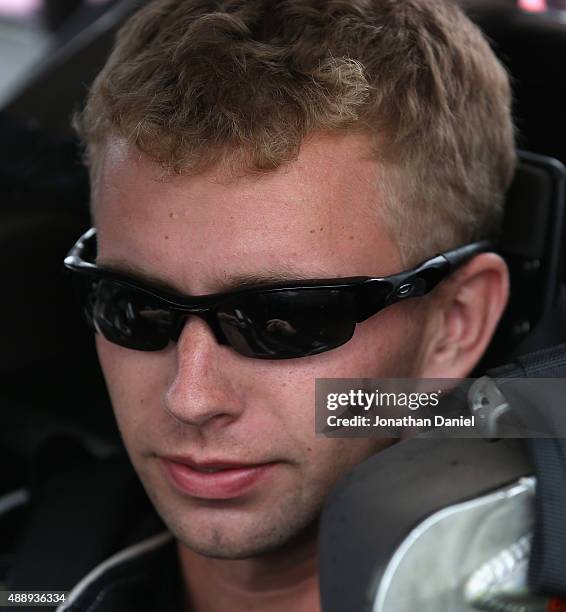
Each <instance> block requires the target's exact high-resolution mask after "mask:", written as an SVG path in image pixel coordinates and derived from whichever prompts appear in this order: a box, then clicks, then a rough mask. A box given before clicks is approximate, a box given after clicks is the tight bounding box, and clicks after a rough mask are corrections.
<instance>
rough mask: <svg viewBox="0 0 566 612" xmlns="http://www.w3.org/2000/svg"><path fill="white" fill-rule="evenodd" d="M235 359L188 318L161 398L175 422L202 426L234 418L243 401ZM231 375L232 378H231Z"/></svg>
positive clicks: (200, 323)
mask: <svg viewBox="0 0 566 612" xmlns="http://www.w3.org/2000/svg"><path fill="white" fill-rule="evenodd" d="M237 359H238V358H237V356H236V354H235V353H233V352H232V351H231V349H229V348H228V347H226V346H221V345H219V344H218V342H217V341H216V339H215V337H214V334H213V333H212V330H211V329H210V328H209V327H208V325H207V324H206V322H205V321H203V320H202V319H200V318H198V317H189V318H188V320H187V322H186V323H185V326H184V328H183V330H182V332H181V335H180V336H179V339H178V341H177V346H176V355H175V371H174V374H173V378H172V379H171V382H170V383H169V384H168V387H167V389H166V391H165V394H164V396H163V405H164V407H165V409H166V410H167V412H169V413H170V414H171V415H172V416H173V417H174V418H175V419H177V420H178V421H181V422H183V423H185V424H187V425H193V426H196V427H202V426H204V425H205V424H208V423H209V422H211V421H212V420H214V421H215V422H216V423H218V424H221V420H223V421H225V422H226V423H228V422H229V421H230V420H233V419H235V418H237V417H238V416H239V415H240V414H241V412H242V410H243V407H242V403H243V401H244V399H243V397H242V396H241V394H239V393H238V392H237V389H236V386H237V382H236V375H237V372H234V371H233V370H231V366H232V361H233V360H234V361H237ZM231 373H233V374H234V376H231Z"/></svg>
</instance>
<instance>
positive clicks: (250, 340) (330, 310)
mask: <svg viewBox="0 0 566 612" xmlns="http://www.w3.org/2000/svg"><path fill="white" fill-rule="evenodd" d="M491 249H492V244H491V243H490V242H476V243H473V244H468V245H465V246H462V247H459V248H457V249H454V250H452V251H448V252H446V253H443V254H442V255H437V256H436V257H433V258H432V259H429V260H427V261H425V262H423V263H421V264H420V265H418V266H416V267H414V268H412V269H411V270H407V271H406V272H401V273H399V274H393V275H392V276H386V277H381V278H371V277H367V276H357V277H351V278H335V279H327V280H318V279H314V280H309V281H290V282H285V283H278V284H273V285H269V286H262V287H252V288H246V289H239V290H235V291H230V292H225V293H215V294H211V295H202V296H189V295H182V294H177V293H173V292H168V291H164V290H161V289H159V288H155V287H153V286H151V285H148V284H146V283H144V282H142V281H138V280H137V279H135V278H133V277H130V276H127V275H125V274H121V273H119V272H114V271H112V270H108V269H105V268H103V267H99V266H97V265H96V264H95V263H94V262H95V258H96V230H95V229H94V228H91V229H90V230H88V231H87V232H86V233H85V234H83V235H82V236H81V237H80V238H79V240H78V241H77V243H76V244H75V246H74V247H73V248H72V249H71V251H70V252H69V254H68V255H67V257H66V258H65V266H66V267H67V268H68V269H69V270H71V271H73V272H75V273H77V274H75V279H76V281H77V284H78V286H79V288H80V289H81V293H82V299H83V304H84V312H85V315H86V318H87V321H88V322H89V323H90V324H91V325H92V326H93V327H94V329H95V330H96V331H97V332H98V333H100V334H102V336H104V338H106V339H107V340H109V341H110V342H113V343H114V344H118V345H119V346H122V347H126V348H131V349H135V350H138V351H159V350H161V349H164V348H165V347H167V345H168V344H169V343H170V342H171V341H176V340H177V339H178V338H179V336H180V335H181V331H182V330H183V326H184V324H185V322H186V319H187V317H188V316H189V315H195V316H197V317H201V318H202V319H204V320H205V321H206V322H207V324H208V325H209V326H210V328H211V330H212V332H213V333H214V336H215V337H216V340H217V341H218V342H219V343H220V344H227V345H229V346H231V347H232V348H233V349H234V350H235V351H237V352H238V353H240V354H241V355H245V356H246V357H256V358H259V359H292V358H296V357H306V356H308V355H317V354H318V353H323V352H325V351H329V350H331V349H334V348H337V347H339V346H341V345H342V344H344V343H346V342H348V340H350V339H351V338H352V336H353V334H354V329H355V327H356V323H360V322H362V321H365V320H366V319H367V318H369V317H371V316H372V315H374V314H376V313H377V312H379V311H380V310H382V309H383V308H386V307H387V306H391V304H395V303H397V302H400V301H402V300H406V299H407V298H412V297H417V296H420V295H424V294H426V293H428V292H429V291H431V290H432V289H434V287H436V285H437V284H438V283H439V282H440V281H441V280H443V279H444V278H446V277H447V276H448V275H449V274H450V273H451V272H453V271H454V270H455V269H456V268H457V267H458V266H460V265H461V264H463V263H465V262H467V261H468V260H470V259H471V258H472V257H474V256H475V255H477V254H478V253H481V252H485V251H488V250H491Z"/></svg>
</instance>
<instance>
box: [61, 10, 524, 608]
mask: <svg viewBox="0 0 566 612" xmlns="http://www.w3.org/2000/svg"><path fill="white" fill-rule="evenodd" d="M78 126H79V129H80V132H81V134H82V136H83V138H84V140H85V142H86V144H87V149H88V160H89V165H90V170H91V177H92V214H93V225H94V226H95V227H96V244H97V250H96V260H94V256H93V257H92V258H91V259H90V260H89V259H88V257H87V256H86V251H87V249H86V247H85V249H84V250H83V251H80V254H81V258H82V259H83V261H87V263H89V262H90V263H94V261H95V263H96V266H97V268H96V269H92V268H91V269H90V271H89V274H90V276H89V274H87V275H83V276H85V278H91V279H93V280H94V281H95V287H94V289H95V291H94V293H92V294H91V300H92V301H93V303H92V304H91V306H92V309H91V314H92V316H93V318H94V320H95V326H96V327H97V330H98V332H99V333H98V334H97V336H96V342H97V350H98V353H99V357H100V361H101V364H102V368H103V371H104V374H105V378H106V381H107V384H108V388H109V391H110V395H111V399H112V403H113V406H114V410H115V414H116V418H117V422H118V425H119V428H120V431H121V434H122V437H123V441H124V444H125V447H126V449H127V452H128V455H129V458H130V460H131V463H132V464H133V467H134V469H135V471H136V473H137V475H138V476H139V479H140V480H141V483H142V484H143V487H144V488H145V491H146V492H147V495H148V497H149V498H150V500H151V502H152V503H153V505H154V507H155V509H156V510H157V512H158V514H159V515H160V517H161V519H162V520H163V522H164V524H165V526H166V528H167V531H168V532H169V533H170V534H171V535H172V538H173V539H172V540H169V543H170V550H171V551H172V552H171V553H170V556H169V557H168V559H169V561H170V562H171V559H173V561H172V563H171V568H173V569H171V571H172V572H177V571H178V573H179V576H180V584H181V585H182V588H181V589H180V595H179V597H177V598H176V599H175V604H174V605H177V606H178V609H184V610H191V611H193V612H225V611H227V610H229V611H230V612H240V611H243V610H261V611H262V612H276V611H285V612H291V611H292V612H303V611H305V612H306V611H309V612H312V611H314V610H318V609H320V608H319V597H318V584H317V543H316V523H317V517H318V515H319V512H320V510H321V507H322V504H323V503H324V500H325V498H326V496H327V495H328V493H329V491H330V490H331V489H332V488H333V486H334V485H335V483H336V482H337V480H338V479H339V478H340V477H341V476H343V475H344V474H346V473H347V472H348V471H349V470H350V469H351V468H352V467H353V466H354V465H356V464H357V463H359V462H360V461H362V460H364V459H365V458H367V457H369V456H370V455H372V454H373V453H375V452H378V451H380V450H382V449H383V448H385V447H386V446H387V445H389V444H390V443H391V442H390V441H386V440H376V439H375V438H368V439H360V438H356V439H340V438H325V437H322V436H317V435H315V432H314V424H313V421H314V418H313V417H314V387H315V380H316V379H317V378H331V377H344V378H361V377H367V378H376V377H387V376H395V377H465V376H467V375H469V374H470V372H471V370H472V369H473V368H474V366H475V365H476V364H477V363H478V361H479V359H480V357H481V356H482V354H483V352H484V351H485V349H486V347H487V345H488V343H489V341H490V338H491V336H492V334H493V332H494V329H495V327H496V325H497V322H498V319H499V317H500V315H501V313H502V311H503V308H504V306H505V303H506V300H507V293H508V278H507V270H506V266H505V264H504V262H503V260H502V259H501V258H500V257H499V256H497V255H495V254H494V253H490V252H483V253H479V254H477V255H476V256H474V257H469V258H468V260H467V261H466V262H465V263H464V264H463V265H462V266H461V267H459V268H458V270H456V271H455V272H454V273H453V274H451V275H450V276H449V277H448V278H446V279H445V280H444V281H443V282H441V283H440V284H439V285H438V286H437V287H436V288H435V289H434V290H432V291H430V292H428V293H427V294H426V295H423V296H420V297H415V299H409V300H406V301H403V300H401V299H399V300H397V301H396V303H392V304H391V305H389V306H387V308H381V309H379V308H377V307H375V308H374V309H373V311H372V312H371V313H370V315H371V316H368V317H367V318H365V320H363V321H361V322H358V323H357V325H356V327H355V330H354V329H353V324H354V321H355V316H354V315H352V309H353V308H354V307H353V306H352V304H351V303H350V302H348V299H350V298H347V297H344V295H345V294H344V292H339V291H332V288H331V289H330V290H324V291H320V287H321V286H323V285H324V283H318V284H317V283H314V284H315V285H317V286H318V287H319V292H318V294H315V292H313V291H311V292H310V294H308V295H307V294H306V293H305V289H303V290H300V289H297V287H299V286H300V285H308V284H309V282H310V283H311V285H312V284H313V283H312V281H313V280H316V279H339V278H348V279H349V278H350V277H383V276H388V275H392V274H397V273H399V272H402V271H405V270H408V269H410V268H412V267H414V266H415V265H416V264H418V263H419V262H421V261H423V260H427V259H430V258H432V257H433V256H434V255H436V254H438V253H443V252H446V251H448V250H450V249H453V248H456V247H459V246H462V245H465V244H468V243H474V242H476V241H479V240H484V239H490V238H493V237H495V236H496V235H497V232H498V228H499V221H500V218H501V212H502V202H503V196H504V193H505V191H506V189H507V187H508V185H509V183H510V180H511V178H512V174H513V171H514V164H515V153H514V142H513V128H512V122H511V117H510V90H509V82H508V78H507V75H506V73H505V71H504V69H503V68H502V66H501V65H500V64H499V63H498V61H497V60H496V59H495V57H494V55H493V54H492V52H491V51H490V49H489V47H488V44H487V43H486V42H485V40H484V39H483V38H482V35H481V34H480V33H479V31H478V30H477V29H476V28H475V27H474V26H473V25H472V24H471V23H470V22H469V21H468V20H467V18H466V17H465V16H464V15H463V14H462V13H461V12H460V10H459V9H458V8H457V7H456V6H454V5H453V4H452V3H450V2H448V1H446V0H341V1H332V2H326V1H319V0H281V1H279V2H268V1H265V0H246V1H245V2H244V1H238V0H224V1H221V2H218V1H214V2H213V1H211V0H186V1H184V2H177V1H176V0H156V1H153V2H150V3H148V4H147V5H146V6H145V7H144V8H143V9H142V10H140V11H139V12H138V13H137V14H136V15H135V16H134V17H133V18H132V19H131V20H130V21H129V23H128V24H127V25H126V26H125V28H124V29H123V30H122V31H121V32H120V34H119V36H118V41H117V44H116V47H115V49H114V51H113V53H112V55H111V57H110V58H109V60H108V62H107V64H106V66H105V68H104V69H103V70H102V72H101V73H100V75H99V76H98V78H97V80H96V82H95V83H94V86H93V87H92V90H91V92H90V95H89V100H88V104H87V106H86V109H85V110H84V112H83V113H82V115H81V116H80V117H79V118H78ZM94 239H95V238H94V236H93V235H91V236H90V237H89V244H90V243H93V241H94ZM77 253H79V251H77V252H76V253H75V254H77ZM77 261H78V259H77V258H75V263H76V262H77ZM83 270H84V268H83ZM120 280H121V281H122V284H121V283H120V282H118V281H120ZM124 280H126V282H127V283H129V285H124V284H123V281H124ZM96 283H98V285H96ZM278 283H279V284H281V283H284V284H286V285H289V286H290V287H291V289H289V290H288V291H287V292H285V294H284V295H283V294H277V295H276V292H268V291H265V289H266V288H269V287H271V286H272V285H275V286H276V285H277V284H278ZM326 284H328V283H326ZM335 285H336V283H335V284H334V286H335ZM125 287H126V288H125ZM140 287H141V289H140ZM247 287H253V288H258V287H262V288H263V289H264V291H263V292H258V291H256V292H254V291H252V292H251V293H247V294H242V295H243V297H242V295H240V294H238V293H234V294H233V295H232V294H230V295H228V296H226V297H224V296H221V298H220V301H219V299H217V298H216V297H214V298H211V299H209V300H207V299H204V300H201V301H199V300H198V299H197V300H192V302H191V298H190V297H189V296H203V295H204V296H209V295H212V294H224V293H226V292H237V291H238V290H241V289H243V288H247ZM307 293H308V291H307ZM417 293H418V292H417ZM172 294H175V295H178V294H182V295H183V296H185V297H184V300H185V301H184V302H183V303H184V304H185V305H187V304H189V303H192V311H191V312H192V313H193V315H195V316H184V317H183V316H181V317H180V316H178V314H175V308H173V309H172V310H171V308H170V301H175V299H174V298H171V299H170V301H169V302H167V299H169V298H168V297H167V296H169V297H170V296H171V295H172ZM156 295H158V296H160V297H159V298H156V297H155V296H156ZM250 295H251V296H252V297H250ZM93 296H94V297H93ZM178 299H180V298H178ZM368 299H369V300H370V301H371V299H373V298H368ZM340 300H343V301H340ZM385 305H386V304H385V303H384V304H382V306H385ZM205 307H208V308H209V309H208V310H206V311H205V310H202V308H205ZM356 307H359V304H357V306H356ZM199 308H201V310H199ZM333 309H334V310H333ZM370 310H371V309H370ZM377 310H379V312H377ZM285 317H287V318H285ZM341 325H342V326H343V327H344V326H345V327H348V328H349V329H350V332H344V330H342V329H341V328H340V326H341ZM352 332H353V335H352ZM350 335H352V337H351V339H349V340H348V338H349V336H350ZM92 529H93V530H94V531H96V529H97V527H96V524H93V525H92ZM165 542H166V538H165V539H161V540H157V541H155V540H152V542H151V544H148V545H147V546H146V545H141V548H138V549H135V550H134V552H131V551H130V552H129V553H125V556H122V557H119V558H117V559H116V558H115V559H114V560H113V561H111V562H110V563H109V564H107V565H105V566H103V567H102V568H100V567H99V568H98V569H97V570H96V571H95V572H94V573H93V574H91V575H90V578H88V579H87V581H86V583H83V584H82V585H81V586H80V587H79V588H78V589H76V590H75V593H74V595H73V597H72V599H71V601H70V602H69V603H70V607H69V608H68V609H72V610H89V611H92V610H97V611H101V610H114V609H116V610H117V609H120V610H128V609H134V604H133V603H132V602H133V601H137V604H136V605H137V606H138V607H137V608H135V609H145V608H143V601H142V600H143V597H140V596H139V593H140V592H142V591H141V589H142V586H141V581H138V583H137V586H136V587H135V588H132V586H131V585H132V584H136V583H135V578H136V572H135V571H134V567H132V566H129V565H128V563H130V562H131V561H132V559H133V558H134V559H137V558H140V557H144V556H145V558H146V559H147V558H151V555H155V554H156V552H155V551H156V550H158V549H159V548H160V547H162V546H163V545H164V543H165ZM171 543H172V546H171ZM155 558H157V557H154V559H155ZM160 562H161V561H160ZM153 563H154V565H153V566H151V567H153V568H154V569H152V570H151V571H150V572H149V573H148V574H147V575H151V576H152V581H155V582H156V583H158V582H159V579H158V577H157V576H156V575H155V574H156V572H157V569H158V568H156V566H155V561H154V562H153ZM116 572H121V573H120V574H119V576H118V577H117V574H116ZM128 581H129V582H128ZM126 583H127V584H128V588H129V591H127V592H128V596H127V597H126V596H125V595H124V594H122V595H120V593H121V591H120V589H125V588H126V587H125V586H124V584H126ZM85 585H86V586H85ZM136 588H137V589H138V591H136ZM147 588H148V587H147V585H144V586H143V589H145V590H144V591H143V592H144V593H146V592H147ZM136 592H137V593H138V595H137V596H136ZM136 597H137V599H136ZM116 602H120V603H116ZM73 606H74V607H73ZM128 606H132V607H131V608H130V607H128ZM154 609H156V608H154ZM160 609H165V608H160Z"/></svg>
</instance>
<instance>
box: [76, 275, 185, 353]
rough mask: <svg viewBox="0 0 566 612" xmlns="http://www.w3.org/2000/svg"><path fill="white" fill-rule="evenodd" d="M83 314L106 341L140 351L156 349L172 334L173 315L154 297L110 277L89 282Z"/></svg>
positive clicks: (159, 348)
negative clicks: (110, 279)
mask: <svg viewBox="0 0 566 612" xmlns="http://www.w3.org/2000/svg"><path fill="white" fill-rule="evenodd" d="M83 295H84V297H83V299H84V304H85V315H86V318H87V320H88V321H89V322H90V323H91V324H92V325H93V326H94V328H95V329H96V330H97V331H98V332H99V333H100V334H101V335H102V336H104V338H106V339H107V340H108V341H109V342H112V343H114V344H118V345H120V346H123V347H125V348H131V349H136V350H139V351H158V350H161V349H163V348H165V347H166V346H167V345H168V344H169V341H170V338H171V328H172V326H173V324H174V320H173V319H174V315H173V314H172V313H171V312H170V311H169V310H168V309H166V308H164V307H163V304H161V303H160V302H159V300H157V299H156V298H155V297H153V296H151V295H150V294H147V293H145V292H143V291H140V290H138V289H134V288H133V287H128V286H127V285H122V284H120V283H116V282H113V281H106V280H97V281H94V282H92V281H91V282H89V283H88V288H87V290H86V294H83Z"/></svg>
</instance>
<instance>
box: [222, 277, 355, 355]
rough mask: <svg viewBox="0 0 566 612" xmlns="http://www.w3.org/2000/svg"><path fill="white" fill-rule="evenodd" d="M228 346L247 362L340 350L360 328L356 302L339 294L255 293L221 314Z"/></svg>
mask: <svg viewBox="0 0 566 612" xmlns="http://www.w3.org/2000/svg"><path fill="white" fill-rule="evenodd" d="M216 314H217V317H218V322H219V325H220V327H221V329H222V331H223V332H224V335H225V336H226V339H227V340H228V343H229V344H230V345H231V346H232V347H233V348H234V349H235V350H236V351H238V353H240V354H242V355H245V356H247V357H261V358H264V359H291V358H293V357H306V356H307V355H316V354H318V353H322V352H324V351H328V350H330V349H333V348H336V347H338V346H340V345H341V344H344V343H345V342H347V341H348V340H349V339H350V338H351V337H352V335H353V333H354V328H355V325H356V302H355V300H354V298H353V297H352V295H350V294H349V293H348V292H346V291H343V290H337V289H318V288H316V289H314V288H313V289H309V288H301V289H295V290H291V289H286V290H282V291H269V292H267V291H266V292H265V293H261V292H258V293H252V294H250V295H248V296H246V297H242V298H239V299H238V298H236V299H234V300H233V301H232V300H229V301H227V302H225V303H223V304H222V306H221V307H220V308H218V310H217V312H216Z"/></svg>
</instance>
